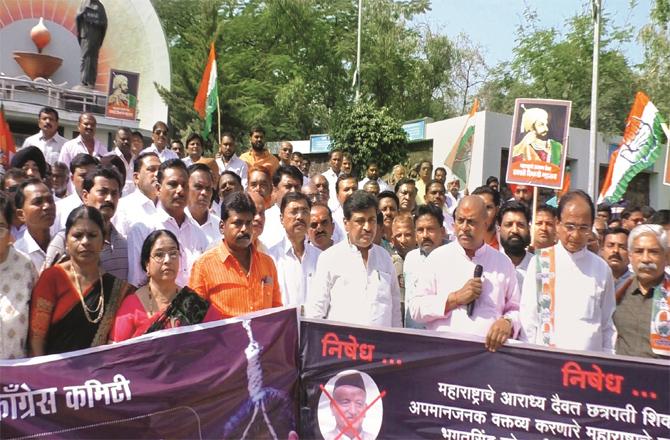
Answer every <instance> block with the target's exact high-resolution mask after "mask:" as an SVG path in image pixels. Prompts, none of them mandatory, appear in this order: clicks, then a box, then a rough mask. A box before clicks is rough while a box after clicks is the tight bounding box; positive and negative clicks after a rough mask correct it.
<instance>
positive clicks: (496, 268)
mask: <svg viewBox="0 0 670 440" xmlns="http://www.w3.org/2000/svg"><path fill="white" fill-rule="evenodd" d="M454 219H455V221H454V232H455V235H456V238H457V241H454V242H451V243H449V244H447V245H445V246H441V247H439V248H438V249H435V251H433V252H432V253H431V254H430V255H429V256H428V259H427V260H426V263H425V266H424V267H425V271H424V274H423V276H422V277H421V278H422V280H421V281H420V284H419V286H418V288H417V289H416V295H415V296H414V297H412V298H411V299H410V301H409V304H408V308H409V312H410V315H411V317H412V319H414V320H415V321H418V322H422V323H424V324H425V325H426V328H427V329H429V330H437V331H450V332H453V333H466V334H472V335H477V336H482V337H484V338H486V342H485V346H486V348H487V349H488V350H490V351H496V350H497V349H498V348H500V346H501V345H503V344H504V343H505V341H507V339H508V338H510V337H512V338H516V336H517V335H518V333H519V328H520V322H519V299H520V294H519V288H518V285H517V278H516V273H515V270H514V264H512V261H511V260H510V259H509V258H508V257H507V256H506V255H505V254H503V253H502V252H498V251H497V250H495V249H493V248H492V247H491V246H489V245H487V244H486V243H485V242H484V236H485V234H486V230H487V228H488V224H487V222H488V216H487V214H486V205H485V204H484V201H483V200H482V198H481V197H479V196H467V197H464V198H463V199H461V201H460V203H459V204H458V207H457V208H456V211H455V212H454ZM478 265H480V266H481V269H480V270H476V269H478V268H477V266H478ZM480 273H481V276H477V275H480Z"/></svg>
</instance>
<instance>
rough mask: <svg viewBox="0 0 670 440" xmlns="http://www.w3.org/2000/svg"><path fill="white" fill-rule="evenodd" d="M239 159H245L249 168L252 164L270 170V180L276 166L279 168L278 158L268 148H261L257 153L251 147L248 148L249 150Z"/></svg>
mask: <svg viewBox="0 0 670 440" xmlns="http://www.w3.org/2000/svg"><path fill="white" fill-rule="evenodd" d="M240 159H242V160H243V161H245V162H246V163H247V164H248V165H249V168H251V167H253V166H254V165H258V166H262V167H265V169H267V170H268V171H269V172H270V180H272V176H273V175H274V174H275V171H277V168H279V159H277V158H276V157H275V156H274V154H272V153H270V152H269V151H268V150H263V151H262V152H261V153H257V152H255V151H254V149H253V148H250V149H249V151H247V152H246V153H243V154H242V155H241V156H240Z"/></svg>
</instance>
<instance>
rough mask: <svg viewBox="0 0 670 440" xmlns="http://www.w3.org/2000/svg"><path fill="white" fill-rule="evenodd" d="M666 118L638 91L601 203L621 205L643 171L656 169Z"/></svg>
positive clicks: (614, 156) (610, 165) (606, 181)
mask: <svg viewBox="0 0 670 440" xmlns="http://www.w3.org/2000/svg"><path fill="white" fill-rule="evenodd" d="M663 122H664V121H663V118H662V117H661V114H660V113H659V112H658V109H657V108H656V106H654V104H652V102H651V101H650V100H649V97H647V95H645V94H644V93H642V92H637V94H636V95H635V102H634V103H633V108H632V109H631V111H630V114H629V115H628V119H627V120H626V129H625V130H624V133H623V139H622V140H621V145H619V148H617V149H616V151H614V153H612V156H611V157H610V164H609V169H608V170H607V176H606V177H605V181H604V182H603V187H602V189H601V190H600V197H598V203H603V202H604V201H608V202H610V203H616V202H618V201H619V200H620V199H621V197H622V196H623V194H624V193H625V192H626V188H628V184H629V183H630V181H631V180H633V177H635V176H636V175H637V174H638V173H639V172H640V171H642V170H644V169H645V168H647V167H649V166H652V165H653V164H654V162H656V159H658V156H659V154H660V152H661V145H662V144H661V141H662V139H663V136H664V135H663V129H662V128H661V124H662V123H663Z"/></svg>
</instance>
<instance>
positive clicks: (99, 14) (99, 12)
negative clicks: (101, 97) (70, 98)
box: [77, 0, 107, 89]
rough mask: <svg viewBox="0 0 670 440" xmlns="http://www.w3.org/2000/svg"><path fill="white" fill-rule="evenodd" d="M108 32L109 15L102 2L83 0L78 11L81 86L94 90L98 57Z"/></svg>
mask: <svg viewBox="0 0 670 440" xmlns="http://www.w3.org/2000/svg"><path fill="white" fill-rule="evenodd" d="M106 32H107V14H106V13H105V7H104V6H103V5H102V3H101V2H100V0H82V2H81V5H80V6H79V10H78V11H77V40H78V41H79V46H80V47H81V69H80V71H81V86H83V87H86V88H91V89H92V88H94V87H95V80H96V78H97V76H98V55H99V54H100V47H101V46H102V42H103V41H104V39H105V33H106Z"/></svg>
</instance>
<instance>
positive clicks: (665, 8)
mask: <svg viewBox="0 0 670 440" xmlns="http://www.w3.org/2000/svg"><path fill="white" fill-rule="evenodd" d="M649 19H650V20H649V23H648V24H647V25H646V26H644V27H643V28H642V29H641V30H640V33H639V34H638V40H639V41H640V43H642V47H643V48H644V61H643V62H642V64H641V65H640V66H639V67H640V75H641V78H640V84H641V89H642V90H643V91H644V92H645V93H647V95H649V97H650V99H651V100H652V102H653V103H654V104H655V105H656V107H658V109H659V111H660V112H661V113H663V114H664V115H665V117H666V119H670V30H669V25H670V0H656V2H655V3H654V7H653V8H652V10H651V14H650V17H649Z"/></svg>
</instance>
